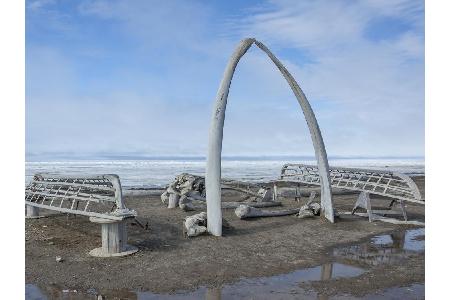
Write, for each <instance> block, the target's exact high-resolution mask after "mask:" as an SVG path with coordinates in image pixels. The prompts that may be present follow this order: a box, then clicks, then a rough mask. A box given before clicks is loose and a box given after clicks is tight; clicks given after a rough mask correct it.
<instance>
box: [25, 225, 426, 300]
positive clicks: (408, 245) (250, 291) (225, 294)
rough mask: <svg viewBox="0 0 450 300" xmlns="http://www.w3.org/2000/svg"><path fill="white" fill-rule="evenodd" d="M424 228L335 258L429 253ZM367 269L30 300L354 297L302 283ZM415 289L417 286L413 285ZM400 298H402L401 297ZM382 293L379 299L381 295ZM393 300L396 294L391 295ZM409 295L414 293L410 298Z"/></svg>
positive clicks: (55, 291) (387, 259) (319, 269)
mask: <svg viewBox="0 0 450 300" xmlns="http://www.w3.org/2000/svg"><path fill="white" fill-rule="evenodd" d="M424 234H425V231H424V229H423V228H420V229H413V230H407V231H406V232H396V233H392V234H388V235H379V236H375V237H373V238H372V239H370V240H369V241H367V242H365V243H360V244H356V245H351V246H347V247H339V248H336V249H334V250H333V257H334V259H337V260H339V261H346V262H349V261H350V262H352V263H354V262H357V263H361V262H362V263H365V264H368V265H378V264H380V263H392V262H397V261H398V260H401V259H405V258H407V257H409V256H410V255H415V254H418V253H421V252H423V251H424V247H425V240H424ZM364 272H365V270H364V269H362V268H359V267H355V266H352V265H349V264H343V263H338V262H332V263H327V264H323V265H320V266H316V267H312V268H305V269H299V270H296V271H294V272H291V273H287V274H281V275H276V276H270V277H259V278H244V279H241V280H239V281H238V282H236V283H233V284H227V285H223V286H221V287H205V286H203V287H199V288H198V289H196V290H195V291H179V292H176V293H173V294H156V293H152V292H138V291H129V290H113V291H100V292H99V291H96V290H95V289H89V290H87V291H74V290H64V289H61V288H58V287H55V286H46V287H41V288H38V287H37V286H36V285H33V284H27V285H26V286H25V287H26V299H33V300H38V299H39V300H40V299H70V300H75V299H95V300H100V299H102V300H104V299H108V300H109V299H133V300H134V299H139V300H149V299H171V300H173V299H206V300H222V299H271V300H272V299H299V298H300V299H320V300H328V299H356V298H354V297H352V296H351V295H345V296H331V297H330V296H326V295H321V294H319V293H317V292H315V291H311V290H305V289H303V288H301V287H300V285H299V283H303V282H308V281H316V280H319V281H326V280H330V279H334V278H344V277H345V278H351V277H356V276H359V275H361V274H363V273H364ZM412 287H414V288H412ZM423 294H424V285H423V284H419V285H417V284H416V285H412V286H411V287H396V288H390V289H385V290H382V291H380V292H377V293H375V294H371V295H367V296H364V297H363V298H368V299H378V298H383V296H389V297H390V296H393V297H394V298H396V299H403V298H404V297H407V295H414V297H419V298H420V297H422V295H423ZM397 296H398V297H399V298H398V297H397ZM377 297H378V298H377ZM391 298H392V297H391ZM407 298H409V297H407Z"/></svg>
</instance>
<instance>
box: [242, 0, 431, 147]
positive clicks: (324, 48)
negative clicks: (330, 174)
mask: <svg viewBox="0 0 450 300" xmlns="http://www.w3.org/2000/svg"><path fill="white" fill-rule="evenodd" d="M421 8H423V4H422V2H420V1H393V2H390V1H389V3H385V6H383V5H382V4H380V3H378V2H370V1H369V2H367V1H360V2H357V3H355V2H347V1H332V2H330V1H274V2H272V5H271V6H269V7H268V8H266V9H265V10H263V11H262V12H261V11H260V12H258V13H255V14H253V15H250V16H248V17H247V18H244V19H241V20H240V21H239V23H238V25H237V26H236V28H237V30H239V31H240V32H241V34H242V35H254V36H256V37H258V39H260V40H262V41H270V43H268V45H269V47H273V48H276V49H280V52H281V54H280V55H279V57H280V58H281V60H282V61H283V62H284V63H285V65H286V66H287V67H288V69H289V70H290V71H291V73H293V75H294V77H295V78H296V79H297V80H298V81H299V83H300V85H301V86H302V87H303V89H304V90H305V92H306V94H307V95H308V97H309V100H310V102H311V104H312V106H313V108H314V109H315V111H316V116H317V117H318V119H319V124H320V125H321V128H322V131H323V134H324V137H325V142H326V145H327V148H328V150H329V152H331V153H339V154H344V155H345V154H347V155H357V153H371V154H372V155H383V153H384V154H388V153H391V154H394V155H402V154H404V155H414V154H423V148H424V63H423V49H424V36H423V18H421V17H420V16H421V15H422V16H423V13H421ZM386 16H389V17H390V18H394V19H398V20H402V21H403V22H407V23H408V24H411V29H409V30H405V31H404V32H401V33H400V34H399V35H398V36H397V37H395V38H392V39H390V40H380V41H373V40H371V39H369V38H368V37H367V36H365V29H366V28H367V27H368V26H370V25H371V20H373V19H374V18H380V17H386ZM375 30H376V29H375ZM283 48H284V49H286V48H288V49H293V50H291V51H298V52H299V53H305V52H306V53H308V55H309V60H310V62H309V63H306V64H302V65H299V64H298V63H296V62H295V55H283ZM275 53H276V51H275ZM262 70H265V69H262ZM260 76H262V75H261V74H260Z"/></svg>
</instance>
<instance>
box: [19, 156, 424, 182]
mask: <svg viewBox="0 0 450 300" xmlns="http://www.w3.org/2000/svg"><path fill="white" fill-rule="evenodd" d="M285 163H304V164H316V162H315V160H314V159H313V158H304V159H303V158H302V159H298V158H297V159H288V158H286V159H284V158H283V159H280V158H277V159H268V158H224V159H223V160H222V177H224V178H232V179H236V180H243V181H251V182H263V181H269V180H274V179H276V178H278V177H279V175H280V170H281V167H282V166H283V164H285ZM329 164H330V166H340V167H355V168H366V169H383V170H389V171H396V172H402V173H405V174H408V175H410V176H415V175H423V174H424V173H425V160H424V159H423V158H331V159H329ZM205 165H206V161H205V160H204V159H192V158H184V159H181V158H177V159H152V160H76V161H41V162H38V161H32V162H26V163H25V183H28V182H29V181H31V179H32V177H33V174H35V173H43V172H45V173H50V174H55V175H63V174H68V175H86V174H117V175H119V176H120V180H121V183H122V186H123V187H124V188H125V189H129V188H160V187H164V186H165V185H167V184H168V183H169V182H171V181H172V180H173V179H174V178H175V176H176V175H178V174H180V173H183V172H186V173H192V174H196V175H204V173H205Z"/></svg>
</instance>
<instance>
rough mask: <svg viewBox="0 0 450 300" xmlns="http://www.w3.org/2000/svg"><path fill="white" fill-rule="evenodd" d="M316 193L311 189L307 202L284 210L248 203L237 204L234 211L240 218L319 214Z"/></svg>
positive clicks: (312, 215)
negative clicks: (315, 199) (261, 207)
mask: <svg viewBox="0 0 450 300" xmlns="http://www.w3.org/2000/svg"><path fill="white" fill-rule="evenodd" d="M315 197H316V193H315V192H314V191H313V192H312V193H311V194H310V196H309V200H308V202H307V203H306V204H305V205H303V206H302V207H300V208H291V209H284V210H262V209H259V208H256V207H251V206H249V205H245V204H241V205H239V206H238V207H237V208H236V210H235V211H234V213H235V214H236V216H237V217H238V218H240V219H248V218H259V217H279V216H289V215H295V214H297V215H298V217H299V218H307V217H314V216H318V215H320V204H319V203H315V202H313V201H314V198H315Z"/></svg>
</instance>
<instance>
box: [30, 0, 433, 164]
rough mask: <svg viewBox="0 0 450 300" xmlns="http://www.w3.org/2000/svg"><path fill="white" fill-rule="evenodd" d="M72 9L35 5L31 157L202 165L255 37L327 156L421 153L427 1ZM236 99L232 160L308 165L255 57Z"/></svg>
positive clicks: (86, 5) (291, 111) (268, 68)
mask: <svg viewBox="0 0 450 300" xmlns="http://www.w3.org/2000/svg"><path fill="white" fill-rule="evenodd" d="M64 3H66V2H60V1H56V2H52V3H50V2H49V3H43V2H42V3H38V2H28V10H27V24H28V25H27V26H28V30H27V49H26V50H27V62H26V63H27V66H26V68H27V70H26V73H27V79H26V81H27V83H26V86H27V108H26V110H27V111H26V112H27V126H26V128H27V153H30V154H32V153H37V154H39V153H41V154H42V153H53V152H64V153H71V154H70V155H74V156H76V155H82V154H83V155H84V154H95V153H106V154H108V153H109V154H127V153H128V154H136V155H205V153H206V145H207V134H208V126H209V120H210V114H211V108H212V102H213V99H214V97H215V93H216V91H217V88H218V85H219V82H220V79H221V76H222V73H223V70H224V68H225V65H226V63H227V60H228V58H229V55H230V54H231V53H232V51H233V48H234V46H235V45H236V44H237V42H238V41H239V40H240V39H242V38H244V37H247V36H254V37H256V38H258V39H259V40H261V41H262V42H264V43H265V44H266V45H267V46H268V47H269V48H270V49H272V50H273V52H274V53H275V54H276V55H277V56H278V57H279V58H280V60H281V61H282V62H283V63H284V64H285V65H286V66H287V68H288V69H289V70H290V72H291V73H292V74H293V75H294V77H295V78H296V79H297V81H298V82H299V84H300V86H301V87H302V89H303V90H304V91H305V93H306V95H307V96H308V99H309V101H310V103H311V105H312V107H313V109H314V111H315V113H316V116H317V118H318V121H319V125H320V127H321V129H322V133H323V136H324V139H325V144H326V146H327V150H328V153H329V154H331V155H333V154H334V155H422V154H423V151H424V149H423V148H424V59H423V52H424V33H423V2H421V1H353V2H348V1H290V0H284V1H266V2H264V3H263V4H262V5H258V6H256V5H247V6H245V5H244V4H241V5H244V6H245V7H239V6H238V5H235V6H236V7H235V6H233V8H234V10H232V9H231V6H229V7H228V10H223V9H222V7H218V5H217V3H204V2H187V1H166V2H163V3H161V2H160V3H158V4H155V2H153V1H139V0H137V1H133V2H129V1H121V0H115V1H102V0H97V1H81V2H76V4H74V5H71V6H70V7H67V6H64V5H65V4H64ZM44 15H49V16H52V18H50V19H46V18H42V16H44ZM30 21H31V22H30ZM380 24H382V25H380ZM397 25H398V26H397ZM383 26H384V27H383ZM392 26H395V30H394V29H393V30H391V34H388V33H386V32H387V31H389V29H390V28H391V27H392ZM392 28H394V27H392ZM229 98H230V99H229V103H228V108H227V117H226V122H225V134H224V144H223V153H224V154H225V155H280V154H285V155H296V154H297V155H312V154H313V149H312V145H311V141H310V137H309V133H308V129H307V126H306V122H305V120H304V118H303V116H302V113H301V110H300V108H299V105H298V103H297V102H296V99H295V97H294V96H293V94H292V92H291V91H290V89H289V86H288V85H287V84H286V82H285V81H284V79H283V77H282V76H281V75H280V74H279V72H278V70H277V69H276V68H275V67H274V66H273V64H272V63H271V62H270V60H269V59H268V58H267V57H266V56H265V54H263V53H262V52H261V51H260V50H259V49H257V48H254V47H253V48H251V49H250V51H249V53H248V54H247V55H246V56H244V57H243V58H242V61H241V62H240V64H239V66H238V68H237V71H236V74H235V76H234V79H233V83H232V87H231V92H230V97H229Z"/></svg>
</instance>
